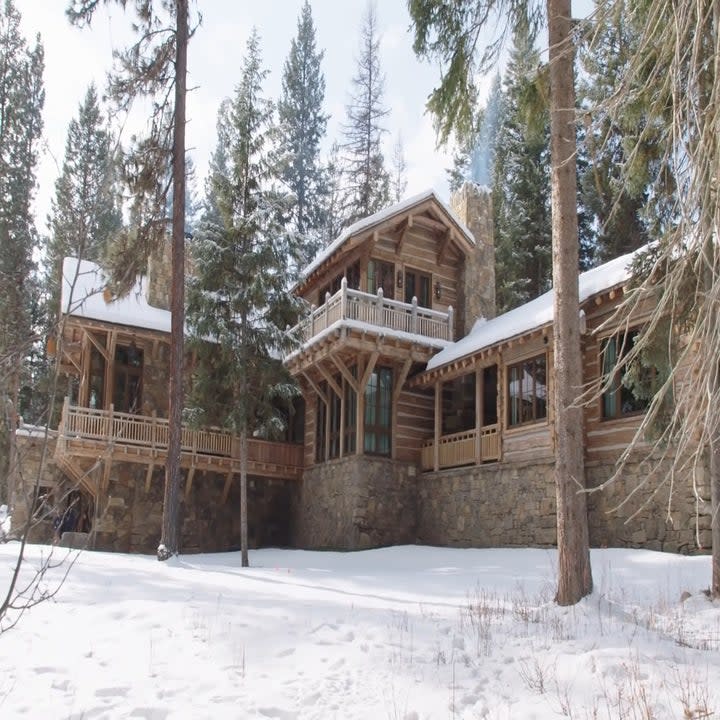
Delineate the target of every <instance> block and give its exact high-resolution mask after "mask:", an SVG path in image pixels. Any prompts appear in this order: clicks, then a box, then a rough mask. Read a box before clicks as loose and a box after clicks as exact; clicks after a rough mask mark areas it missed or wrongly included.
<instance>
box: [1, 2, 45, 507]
mask: <svg viewBox="0 0 720 720" xmlns="http://www.w3.org/2000/svg"><path fill="white" fill-rule="evenodd" d="M43 67H44V59H43V48H42V45H41V44H40V41H39V39H38V40H37V41H36V43H35V46H34V47H33V48H30V47H28V44H27V42H26V40H25V38H24V37H23V34H22V32H21V31H20V13H19V12H18V11H17V9H16V7H15V4H14V3H13V2H12V0H5V2H4V5H3V7H2V9H1V10H0V297H2V302H0V436H1V438H0V478H3V480H2V482H0V501H7V497H5V496H6V492H7V488H6V486H5V478H6V476H7V475H6V472H5V471H6V470H8V465H9V466H10V467H9V470H10V472H12V470H13V467H12V466H13V464H14V444H13V443H14V434H13V433H12V432H11V430H12V429H13V428H14V427H16V423H17V412H18V402H19V393H20V386H21V382H22V374H23V361H24V358H25V356H26V354H27V353H28V351H29V349H30V344H31V342H32V335H33V333H32V318H31V308H32V307H33V305H34V303H35V301H36V295H35V291H34V283H33V279H32V276H33V268H34V265H33V258H32V255H33V249H34V247H35V245H36V233H35V227H34V222H33V219H32V200H33V195H34V191H35V165H36V163H37V158H38V150H39V140H40V134H41V131H42V107H43V103H44V100H45V91H44V89H43V82H42V74H43Z"/></svg>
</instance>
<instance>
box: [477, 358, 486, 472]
mask: <svg viewBox="0 0 720 720" xmlns="http://www.w3.org/2000/svg"><path fill="white" fill-rule="evenodd" d="M483 400H484V393H483V368H476V370H475V464H476V465H479V464H480V463H481V462H482V436H481V433H482V427H483V416H484V415H485V408H484V406H483Z"/></svg>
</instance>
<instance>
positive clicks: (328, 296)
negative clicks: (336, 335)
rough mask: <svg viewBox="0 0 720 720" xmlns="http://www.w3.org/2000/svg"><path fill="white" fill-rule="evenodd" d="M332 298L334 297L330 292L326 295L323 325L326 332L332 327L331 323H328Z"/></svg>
mask: <svg viewBox="0 0 720 720" xmlns="http://www.w3.org/2000/svg"><path fill="white" fill-rule="evenodd" d="M331 297H332V296H331V295H330V291H329V290H328V291H327V292H326V293H325V322H324V324H323V330H325V328H327V327H329V326H330V322H329V321H328V312H329V311H330V298H331Z"/></svg>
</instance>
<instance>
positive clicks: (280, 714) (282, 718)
mask: <svg viewBox="0 0 720 720" xmlns="http://www.w3.org/2000/svg"><path fill="white" fill-rule="evenodd" d="M258 709H259V711H260V714H261V715H264V716H265V717H268V718H278V720H296V718H297V713H294V712H290V711H289V710H283V709H282V708H276V707H269V708H258Z"/></svg>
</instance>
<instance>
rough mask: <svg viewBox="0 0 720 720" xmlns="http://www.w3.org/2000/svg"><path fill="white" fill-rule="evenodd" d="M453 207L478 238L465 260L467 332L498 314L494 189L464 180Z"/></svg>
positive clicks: (463, 284)
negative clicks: (476, 323) (476, 324)
mask: <svg viewBox="0 0 720 720" xmlns="http://www.w3.org/2000/svg"><path fill="white" fill-rule="evenodd" d="M450 207H452V209H453V210H454V211H455V214H456V215H457V216H458V217H459V218H460V220H462V222H464V223H465V225H466V226H467V228H468V230H470V232H471V233H472V234H473V236H474V238H475V252H474V253H473V254H472V255H470V256H468V258H467V259H466V260H465V268H464V277H463V282H462V290H463V310H464V312H463V318H464V328H463V330H464V333H465V334H467V333H468V332H470V329H471V328H472V326H473V324H474V323H475V320H477V318H479V317H484V318H486V319H488V320H489V319H490V318H493V317H495V238H494V236H493V212H492V192H491V191H490V189H489V188H487V187H485V186H481V185H476V184H475V183H472V182H465V183H464V184H463V186H462V187H461V188H460V189H459V190H458V191H457V192H454V193H453V194H452V196H451V197H450Z"/></svg>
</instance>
